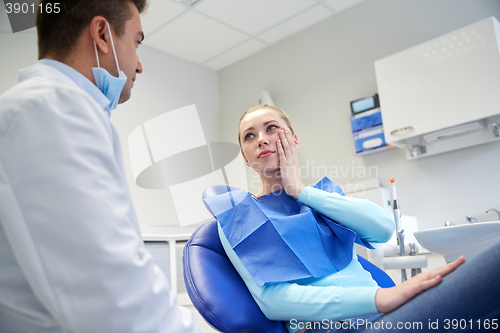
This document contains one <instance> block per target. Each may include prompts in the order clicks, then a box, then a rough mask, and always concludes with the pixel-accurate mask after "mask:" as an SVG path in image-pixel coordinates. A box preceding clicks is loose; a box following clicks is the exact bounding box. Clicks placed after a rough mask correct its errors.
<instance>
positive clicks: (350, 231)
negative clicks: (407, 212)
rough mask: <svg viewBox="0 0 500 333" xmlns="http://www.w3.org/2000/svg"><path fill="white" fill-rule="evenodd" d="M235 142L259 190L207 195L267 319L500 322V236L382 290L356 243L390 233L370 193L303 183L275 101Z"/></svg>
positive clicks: (245, 123)
mask: <svg viewBox="0 0 500 333" xmlns="http://www.w3.org/2000/svg"><path fill="white" fill-rule="evenodd" d="M238 140H239V143H240V146H241V151H242V153H243V156H244V158H245V161H246V163H247V165H248V166H250V167H251V168H252V169H253V170H255V171H256V172H258V173H259V175H260V178H261V181H262V190H261V192H260V193H258V194H256V195H253V196H251V195H249V194H248V195H247V196H246V197H245V196H241V195H239V197H238V195H237V194H234V195H233V194H231V201H232V208H227V205H225V206H226V208H224V209H222V210H221V209H220V207H221V206H224V204H222V205H221V202H220V200H219V205H218V206H217V207H215V206H216V204H215V203H214V201H212V202H210V201H209V202H207V203H208V205H209V206H211V209H212V212H213V213H214V215H215V216H216V217H217V220H218V221H219V236H220V238H221V242H222V245H223V246H224V249H225V251H226V253H227V255H228V257H229V259H230V260H231V262H232V264H233V265H234V267H235V268H236V270H237V271H238V273H239V274H240V276H241V277H242V279H243V281H244V282H245V284H246V285H247V287H248V289H249V291H250V293H251V294H252V296H253V298H254V299H255V301H256V302H257V304H258V305H259V307H260V309H261V310H262V312H263V313H264V315H265V316H266V317H267V318H269V319H271V320H280V321H286V322H287V328H288V330H289V332H297V331H300V332H304V331H305V332H331V333H333V332H337V331H339V332H340V331H342V332H350V331H356V332H360V331H363V330H369V331H370V332H385V331H387V332H389V331H394V329H397V328H398V327H400V328H401V329H404V330H405V331H408V332H411V331H415V332H416V331H419V332H424V331H428V330H431V329H432V331H434V332H436V331H438V332H440V331H447V330H449V329H452V328H453V326H452V325H453V324H455V323H458V322H461V323H462V324H464V325H465V326H466V328H467V329H469V330H471V331H477V330H478V329H483V328H484V324H485V323H486V322H489V324H490V327H492V326H491V325H492V324H493V322H495V323H496V326H497V327H498V325H500V323H498V322H497V321H498V318H499V317H500V296H499V290H500V288H499V287H500V283H499V282H498V281H500V279H498V274H499V273H500V269H499V267H500V263H499V261H500V260H499V257H500V244H497V245H496V246H494V247H492V248H491V249H489V250H488V251H485V252H484V253H483V254H482V255H480V256H478V257H476V258H474V260H472V261H471V262H468V263H467V264H465V265H463V266H462V267H460V269H458V270H457V268H458V267H459V266H461V265H462V264H464V262H465V259H464V258H463V257H461V258H459V259H457V260H456V261H454V262H453V263H451V264H448V265H446V266H443V267H441V268H438V269H435V270H433V271H431V272H427V273H421V274H419V275H417V276H415V277H413V278H411V279H410V280H408V281H406V282H404V283H402V284H400V285H398V286H395V287H392V288H379V287H378V286H377V283H376V282H375V281H374V280H373V279H372V277H371V275H370V273H369V272H367V271H365V270H364V269H363V267H362V266H361V264H360V263H359V262H358V259H357V256H356V251H355V248H354V243H358V244H361V245H365V246H367V247H370V245H369V243H370V242H372V243H383V242H386V241H388V240H389V239H390V238H391V236H392V233H393V232H394V221H393V220H392V218H391V216H390V215H389V214H388V213H387V212H386V211H385V210H384V209H382V208H380V207H379V206H377V205H375V204H373V203H371V202H369V201H367V200H361V199H354V198H346V197H344V196H342V195H341V194H339V192H340V193H341V191H340V190H339V188H338V186H336V185H335V184H333V183H331V182H330V181H329V180H328V179H323V180H322V181H321V182H320V183H318V184H317V185H316V186H315V187H309V186H305V185H304V184H303V183H302V181H301V179H300V175H299V165H298V159H297V149H298V146H299V144H298V138H297V135H296V134H295V133H294V131H293V128H292V126H291V123H290V120H289V119H288V117H287V116H286V114H285V113H284V112H283V111H281V110H280V109H278V108H276V107H273V106H269V105H258V106H256V107H253V108H251V109H249V110H247V111H246V112H245V113H244V114H243V116H242V117H241V120H240V123H239V126H238ZM215 200H218V199H215ZM235 202H236V203H237V204H236V205H235ZM455 270H456V271H455ZM454 271H455V272H454ZM452 272H453V274H450V273H452ZM430 288H432V289H430ZM428 289H430V290H428ZM426 290H428V291H427V292H424V291H426ZM349 320H351V321H352V322H354V323H356V326H353V325H348V324H347V323H348V322H349ZM345 321H347V323H346V322H345ZM343 322H344V323H343ZM368 323H370V324H371V326H369V325H368ZM412 323H416V324H413V325H412ZM418 323H420V325H419V324H418ZM398 325H399V326H398ZM431 325H433V326H432V327H431ZM464 325H462V326H464ZM410 326H412V327H411V328H410ZM341 327H343V328H344V329H343V330H342V329H340V330H337V329H339V328H341ZM346 327H347V329H345V328H346ZM492 328H493V327H492Z"/></svg>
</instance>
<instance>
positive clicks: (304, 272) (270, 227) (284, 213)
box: [204, 177, 373, 286]
mask: <svg viewBox="0 0 500 333" xmlns="http://www.w3.org/2000/svg"><path fill="white" fill-rule="evenodd" d="M314 187H315V188H318V189H321V190H323V191H326V192H330V193H334V192H336V193H339V194H340V195H344V193H343V192H342V189H341V188H340V187H339V186H337V185H336V184H334V183H333V182H332V181H330V180H329V179H328V178H326V177H325V178H323V179H322V180H321V181H320V182H319V183H318V184H316V185H315V186H314ZM204 201H205V203H206V206H207V208H208V209H209V210H210V212H211V213H212V215H214V216H215V218H216V219H217V221H218V222H219V223H220V225H221V227H222V230H223V232H224V235H225V236H226V238H227V239H228V241H229V244H230V245H231V247H232V248H233V250H234V251H235V252H236V254H237V255H238V257H239V258H240V259H241V261H242V262H243V264H244V265H245V267H246V269H247V270H248V271H249V272H250V274H251V275H252V276H253V278H254V279H255V281H256V282H257V283H258V284H259V285H260V286H264V285H268V284H272V283H278V282H285V281H292V280H298V279H304V278H311V277H314V278H320V277H323V276H326V275H330V274H333V273H336V272H338V271H341V270H342V269H344V268H345V267H346V266H347V265H349V263H350V262H351V261H352V258H353V246H354V243H358V244H360V245H363V246H366V247H368V248H373V247H372V246H371V245H370V244H369V243H368V242H366V241H364V240H362V239H361V238H360V237H359V236H358V234H357V233H356V232H354V231H352V230H350V229H348V228H346V227H344V226H341V225H339V224H337V223H336V222H335V221H333V220H331V219H329V218H328V217H326V216H325V215H323V214H321V213H319V212H317V211H316V210H314V209H312V208H310V207H308V206H307V205H305V204H302V203H301V202H299V201H297V200H295V199H294V198H292V197H291V196H289V195H287V194H286V193H285V191H284V190H279V191H276V192H272V193H269V194H266V195H264V196H261V197H259V198H258V199H256V198H255V197H254V196H252V195H251V194H250V193H248V192H246V191H243V190H239V189H236V190H235V189H228V192H226V193H223V194H219V195H216V196H212V197H208V198H205V199H204Z"/></svg>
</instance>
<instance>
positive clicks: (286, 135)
mask: <svg viewBox="0 0 500 333" xmlns="http://www.w3.org/2000/svg"><path fill="white" fill-rule="evenodd" d="M279 137H280V139H279V140H278V141H276V150H277V151H278V156H279V162H280V174H281V182H282V185H283V188H284V189H285V192H286V194H288V195H289V196H292V197H293V198H295V199H298V198H299V194H300V191H301V190H302V188H303V187H304V186H305V185H304V184H303V183H302V181H301V180H300V173H299V160H298V158H297V143H296V142H295V140H294V137H293V135H292V132H291V131H290V130H289V129H288V128H282V129H280V131H279Z"/></svg>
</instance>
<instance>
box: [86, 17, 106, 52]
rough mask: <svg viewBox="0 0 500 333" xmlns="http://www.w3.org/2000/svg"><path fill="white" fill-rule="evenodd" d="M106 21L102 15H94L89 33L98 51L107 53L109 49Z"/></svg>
mask: <svg viewBox="0 0 500 333" xmlns="http://www.w3.org/2000/svg"><path fill="white" fill-rule="evenodd" d="M107 23H108V21H107V20H106V19H105V18H104V17H103V16H96V17H94V18H93V19H92V21H91V22H90V35H91V37H92V40H93V41H94V42H95V44H96V47H97V49H98V50H99V51H101V52H102V53H104V54H108V52H109V51H110V38H109V30H108V27H107Z"/></svg>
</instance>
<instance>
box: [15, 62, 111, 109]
mask: <svg viewBox="0 0 500 333" xmlns="http://www.w3.org/2000/svg"><path fill="white" fill-rule="evenodd" d="M37 65H44V66H49V67H51V68H54V69H56V70H58V71H59V72H61V73H62V74H64V75H65V76H66V77H68V78H69V79H70V80H71V81H72V83H74V84H75V85H76V86H77V87H79V88H80V89H82V90H83V91H85V92H87V93H88V94H89V95H90V96H91V97H92V98H93V99H94V100H95V101H96V103H97V104H99V105H100V106H101V107H102V109H103V111H105V112H106V114H107V115H108V116H111V112H110V110H109V104H110V101H109V99H107V98H106V96H105V95H104V94H103V93H102V92H101V91H100V90H99V89H98V88H97V87H96V85H95V84H93V83H92V82H91V81H90V80H89V79H87V78H86V77H85V76H83V75H82V74H81V73H80V72H78V71H77V70H75V69H74V68H72V67H70V66H68V65H66V64H64V63H62V62H59V61H57V60H52V59H41V60H38V62H37V64H36V65H35V66H31V67H28V68H26V69H23V70H21V71H20V72H19V81H20V82H21V81H24V80H26V79H27V78H29V77H32V76H33V75H35V68H36V67H37Z"/></svg>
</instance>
